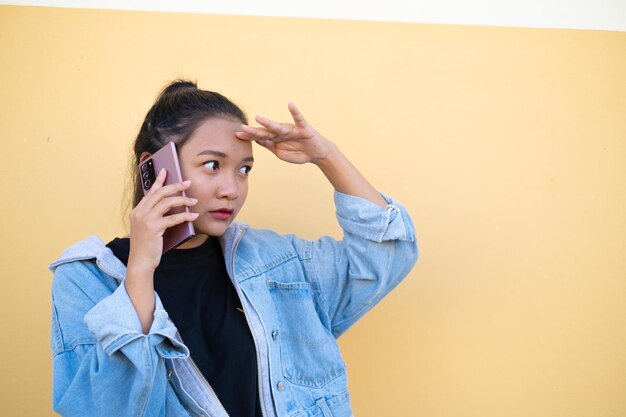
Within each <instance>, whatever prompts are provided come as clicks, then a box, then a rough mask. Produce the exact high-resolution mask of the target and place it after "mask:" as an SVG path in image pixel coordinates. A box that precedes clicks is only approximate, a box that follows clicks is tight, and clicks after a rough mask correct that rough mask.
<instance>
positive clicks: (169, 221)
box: [163, 211, 200, 229]
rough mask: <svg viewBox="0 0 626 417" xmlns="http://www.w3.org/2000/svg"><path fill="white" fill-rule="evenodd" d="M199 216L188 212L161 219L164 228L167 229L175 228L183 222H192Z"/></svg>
mask: <svg viewBox="0 0 626 417" xmlns="http://www.w3.org/2000/svg"><path fill="white" fill-rule="evenodd" d="M199 215H200V213H194V212H191V211H190V212H189V213H187V212H183V213H176V214H171V215H169V216H165V217H163V220H164V222H165V226H166V227H165V228H166V229H167V228H168V227H172V226H176V225H177V224H181V223H183V222H192V221H194V220H196V219H197V218H198V216H199Z"/></svg>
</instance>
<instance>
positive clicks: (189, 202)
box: [152, 196, 198, 216]
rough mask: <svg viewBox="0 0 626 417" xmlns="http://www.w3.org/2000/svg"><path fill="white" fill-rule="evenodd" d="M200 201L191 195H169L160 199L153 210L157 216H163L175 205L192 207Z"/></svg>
mask: <svg viewBox="0 0 626 417" xmlns="http://www.w3.org/2000/svg"><path fill="white" fill-rule="evenodd" d="M197 203H198V200H196V199H195V198H190V197H183V196H174V197H167V198H164V199H162V200H161V201H159V202H158V203H157V204H156V205H155V206H154V207H153V208H152V211H153V213H154V214H155V215H157V216H163V215H164V214H165V213H167V212H168V211H169V210H171V209H173V208H175V207H181V206H187V207H191V206H193V205H195V204H197Z"/></svg>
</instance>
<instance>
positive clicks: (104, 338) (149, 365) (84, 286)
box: [51, 262, 189, 417]
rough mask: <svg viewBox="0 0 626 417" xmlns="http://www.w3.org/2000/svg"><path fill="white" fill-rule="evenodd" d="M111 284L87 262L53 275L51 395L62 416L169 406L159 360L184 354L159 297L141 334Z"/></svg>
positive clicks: (122, 294)
mask: <svg viewBox="0 0 626 417" xmlns="http://www.w3.org/2000/svg"><path fill="white" fill-rule="evenodd" d="M115 285H116V282H115V281H114V280H113V279H111V278H110V277H106V276H104V274H102V273H101V272H100V271H99V270H98V269H97V267H96V266H95V264H94V263H93V262H71V263H67V264H62V265H60V266H58V267H57V268H56V270H55V273H54V280H53V284H52V330H51V348H52V352H53V384H52V385H53V386H52V391H53V393H52V394H53V395H52V396H53V407H54V410H55V411H56V412H58V413H59V414H61V415H63V416H107V417H110V416H122V415H124V416H126V415H128V416H130V415H132V416H160V415H163V414H164V412H165V410H166V409H168V408H169V405H168V404H166V397H168V395H167V392H166V391H167V389H168V387H167V385H168V383H167V378H166V369H165V359H166V358H180V357H186V356H188V354H189V351H188V350H187V348H186V347H185V346H184V345H182V344H181V343H179V342H178V341H177V340H176V339H175V334H176V328H175V327H174V325H173V323H172V322H171V321H170V320H169V319H168V317H167V313H166V312H165V310H164V309H163V306H162V304H161V302H160V300H159V299H158V297H157V307H156V309H155V313H154V321H153V324H152V327H151V329H150V332H149V333H148V334H147V335H145V334H143V333H142V331H141V324H140V322H139V319H138V317H137V313H136V312H135V310H134V307H133V305H132V302H131V301H130V298H129V297H128V294H127V293H126V289H125V286H124V284H123V283H122V284H120V285H119V286H117V288H115ZM169 397H170V398H171V396H169Z"/></svg>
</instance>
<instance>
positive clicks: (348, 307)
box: [305, 192, 418, 337]
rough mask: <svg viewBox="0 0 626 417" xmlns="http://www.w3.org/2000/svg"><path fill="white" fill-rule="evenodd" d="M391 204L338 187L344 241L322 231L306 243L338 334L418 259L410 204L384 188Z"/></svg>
mask: <svg viewBox="0 0 626 417" xmlns="http://www.w3.org/2000/svg"><path fill="white" fill-rule="evenodd" d="M381 195H382V196H383V198H384V199H385V201H387V206H386V207H385V208H382V207H380V206H378V205H376V204H374V203H372V202H370V201H368V200H365V199H362V198H359V197H354V196H350V195H347V194H342V193H339V192H335V205H336V208H337V220H338V221H339V225H340V226H341V228H342V229H343V232H344V236H343V239H342V240H341V241H337V240H335V239H333V238H331V237H323V238H321V239H319V240H318V241H316V242H312V243H311V245H310V247H309V248H307V249H305V251H306V252H307V254H308V255H309V256H310V260H311V262H308V263H306V265H307V266H306V267H307V268H308V269H309V276H312V277H314V279H315V281H316V285H317V287H318V289H319V297H320V298H321V302H322V304H323V306H324V307H325V310H326V312H327V314H328V319H329V324H330V328H331V330H332V332H333V334H334V335H335V337H338V336H339V335H341V334H342V333H343V332H345V331H346V330H347V329H348V328H349V327H350V326H351V325H352V324H354V323H355V322H356V321H357V320H358V319H359V318H360V317H362V316H363V315H364V314H365V313H366V312H368V311H369V310H370V309H371V308H372V307H374V306H375V305H376V304H377V303H378V302H379V301H380V300H381V299H382V298H383V297H384V296H385V295H387V294H388V293H389V292H390V291H391V290H392V289H393V288H395V287H396V286H397V285H398V284H399V283H400V281H401V280H402V279H403V278H404V277H405V276H406V275H407V274H408V273H409V272H410V270H411V269H412V268H413V266H414V265H415V262H416V261H417V256H418V253H417V243H416V238H415V230H414V226H413V222H412V221H411V218H410V217H409V214H408V213H407V211H406V209H405V208H404V207H403V206H402V205H401V204H400V203H398V202H396V201H394V200H392V199H391V198H389V197H388V196H386V195H384V194H381Z"/></svg>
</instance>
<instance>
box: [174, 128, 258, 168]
mask: <svg viewBox="0 0 626 417" xmlns="http://www.w3.org/2000/svg"><path fill="white" fill-rule="evenodd" d="M240 130H241V122H240V121H237V120H234V119H230V118H228V119H225V118H210V119H206V120H203V121H202V122H200V124H199V125H198V127H197V128H196V130H195V131H194V132H193V134H192V135H191V136H190V137H189V139H188V140H187V142H185V144H184V145H183V146H182V149H181V153H185V154H186V156H187V157H190V156H198V155H203V154H213V155H214V156H218V157H223V158H234V159H243V158H246V157H250V156H252V144H251V143H250V142H249V141H245V140H241V139H238V138H237V136H235V132H238V131H240Z"/></svg>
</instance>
